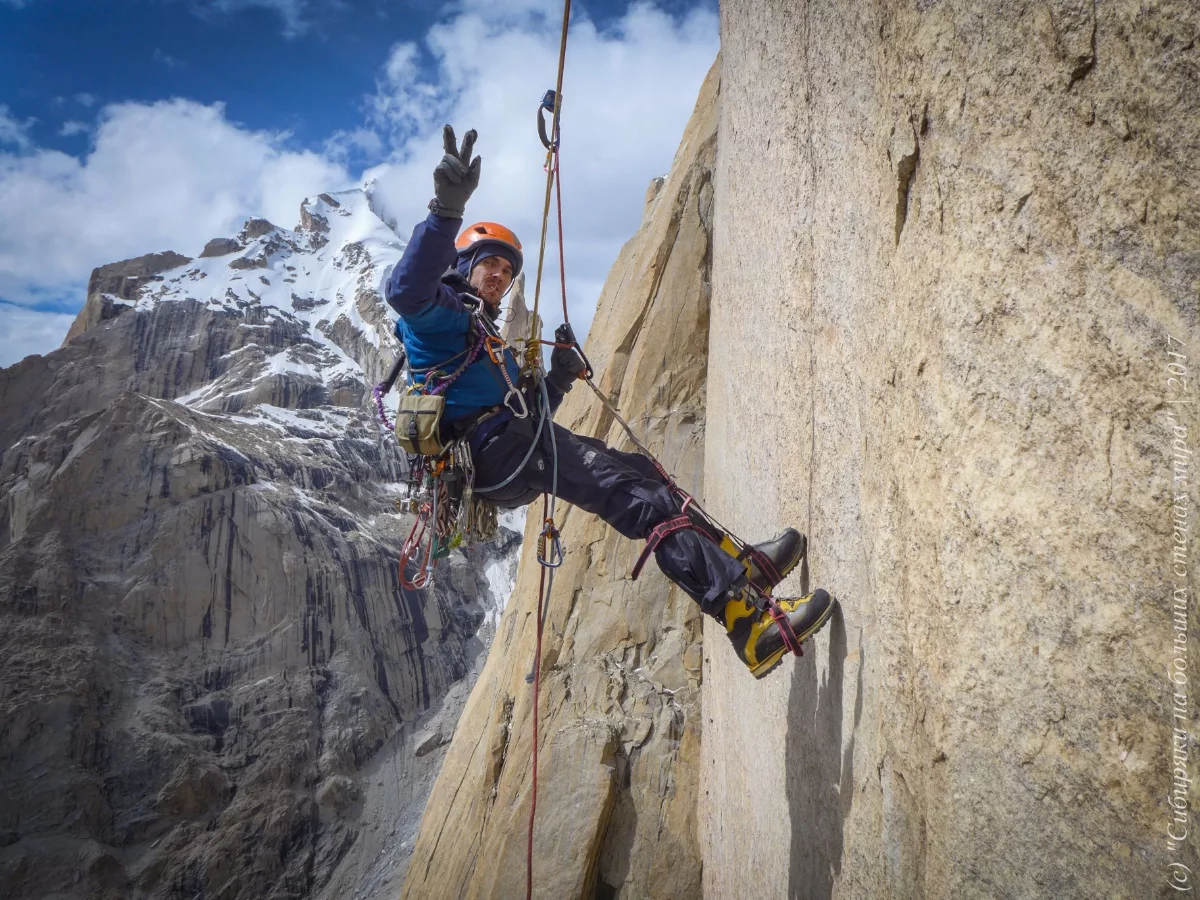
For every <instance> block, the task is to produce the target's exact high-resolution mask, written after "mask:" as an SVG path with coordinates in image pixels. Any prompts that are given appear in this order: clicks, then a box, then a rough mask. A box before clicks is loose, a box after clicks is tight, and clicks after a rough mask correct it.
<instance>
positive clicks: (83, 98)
mask: <svg viewBox="0 0 1200 900" xmlns="http://www.w3.org/2000/svg"><path fill="white" fill-rule="evenodd" d="M75 102H76V103H78V104H79V105H80V106H86V107H88V108H89V109H90V108H91V107H93V106H95V105H96V98H95V97H93V96H92V95H91V94H76V95H75Z"/></svg>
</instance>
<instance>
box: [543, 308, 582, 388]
mask: <svg viewBox="0 0 1200 900" xmlns="http://www.w3.org/2000/svg"><path fill="white" fill-rule="evenodd" d="M554 343H556V344H570V345H571V346H569V347H562V346H559V347H555V348H554V350H553V352H551V354H550V372H549V374H548V375H547V376H546V377H547V378H549V379H550V381H552V382H553V383H554V386H555V387H557V388H558V389H559V390H560V391H562V392H563V393H564V394H565V393H566V392H567V391H569V390H571V388H572V387H574V386H575V382H576V381H577V380H579V376H580V375H582V374H583V373H584V372H586V371H587V363H585V362H584V361H583V357H582V356H581V355H580V353H579V351H578V350H576V349H575V346H576V342H575V332H574V330H572V328H571V326H570V325H569V324H568V323H566V322H564V323H563V324H561V325H559V326H558V328H557V329H556V330H555V332H554Z"/></svg>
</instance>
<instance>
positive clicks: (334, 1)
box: [191, 0, 342, 38]
mask: <svg viewBox="0 0 1200 900" xmlns="http://www.w3.org/2000/svg"><path fill="white" fill-rule="evenodd" d="M341 5H342V4H341V0H191V8H192V10H193V12H195V13H196V14H197V15H199V16H212V15H233V14H236V13H239V12H243V11H245V10H248V9H265V10H268V11H270V12H274V13H276V14H278V16H279V18H280V19H281V20H282V22H283V36H284V37H286V38H296V37H300V36H301V35H304V34H306V33H307V32H308V31H309V29H310V28H312V26H313V23H314V21H315V19H316V18H317V17H318V15H319V14H320V13H322V12H326V11H329V10H335V9H337V8H338V7H340V6H341Z"/></svg>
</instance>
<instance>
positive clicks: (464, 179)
mask: <svg viewBox="0 0 1200 900" xmlns="http://www.w3.org/2000/svg"><path fill="white" fill-rule="evenodd" d="M477 137H479V135H478V134H476V133H475V129H474V128H472V129H471V130H470V131H468V132H467V133H466V134H465V135H463V143H462V150H459V149H458V143H457V142H456V141H455V139H454V129H453V128H451V127H450V126H449V125H447V126H446V127H445V128H444V129H442V143H443V144H444V145H445V149H446V155H445V156H443V157H442V161H441V162H440V163H438V165H437V168H436V169H434V170H433V199H432V200H430V201H429V209H430V210H431V211H432V212H433V214H434V215H435V216H445V217H446V218H451V219H461V218H462V217H463V213H464V212H466V210H467V201H468V200H469V199H470V198H471V194H472V193H474V191H475V188H477V187H479V163H480V158H479V157H478V156H477V157H475V159H474V160H472V159H471V151H472V150H474V149H475V138H477Z"/></svg>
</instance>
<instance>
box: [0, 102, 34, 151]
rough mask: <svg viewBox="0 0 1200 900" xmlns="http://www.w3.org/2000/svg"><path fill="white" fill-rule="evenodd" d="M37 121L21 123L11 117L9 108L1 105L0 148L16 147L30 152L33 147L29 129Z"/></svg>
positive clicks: (28, 120) (31, 120) (26, 120)
mask: <svg viewBox="0 0 1200 900" xmlns="http://www.w3.org/2000/svg"><path fill="white" fill-rule="evenodd" d="M36 122H37V119H25V120H24V121H20V120H19V119H14V118H13V117H12V116H11V115H9V112H8V107H7V106H4V105H2V104H0V147H3V146H6V145H7V146H9V147H16V148H17V149H18V150H28V149H29V148H30V147H32V146H33V142H32V141H31V140H30V137H29V129H30V128H32V127H33V125H34V123H36Z"/></svg>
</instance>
